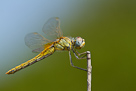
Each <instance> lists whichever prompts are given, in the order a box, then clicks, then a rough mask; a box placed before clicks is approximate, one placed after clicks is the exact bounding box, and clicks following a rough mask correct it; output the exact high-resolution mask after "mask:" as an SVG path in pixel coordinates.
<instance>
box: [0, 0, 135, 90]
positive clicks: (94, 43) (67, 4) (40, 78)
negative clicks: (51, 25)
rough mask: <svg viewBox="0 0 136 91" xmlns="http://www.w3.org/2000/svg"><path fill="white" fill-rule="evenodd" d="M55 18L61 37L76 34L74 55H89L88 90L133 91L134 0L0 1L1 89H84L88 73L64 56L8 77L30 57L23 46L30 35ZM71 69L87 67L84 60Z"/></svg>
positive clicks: (61, 55)
mask: <svg viewBox="0 0 136 91" xmlns="http://www.w3.org/2000/svg"><path fill="white" fill-rule="evenodd" d="M51 17H59V18H60V20H61V29H62V31H63V34H64V36H71V37H76V36H81V37H83V38H84V39H85V41H86V45H85V47H84V48H83V49H81V50H79V52H84V51H88V50H89V51H91V54H92V66H93V70H92V91H136V86H135V85H136V71H135V69H136V66H135V65H136V1H135V0H124V1H123V0H67V1H66V0H65V1H63V0H56V1H55V0H29V1H27V0H22V1H21V0H12V1H9V0H1V1H0V42H1V44H0V50H1V52H0V91H7V90H9V91H86V90H87V81H86V79H87V73H86V72H84V71H81V70H78V69H75V68H73V67H71V66H70V63H69V56H68V52H66V51H65V52H55V53H54V54H53V55H51V56H50V57H48V58H46V59H44V60H42V61H40V62H38V63H36V64H34V65H32V66H29V67H27V68H25V69H23V70H21V71H19V72H17V73H15V74H13V75H6V74H5V72H7V71H8V70H9V69H11V68H13V67H15V66H17V65H19V64H21V63H23V62H25V61H27V60H29V59H31V58H33V57H34V56H36V55H37V54H35V53H32V52H31V49H29V48H28V47H27V46H26V45H25V42H24V37H25V35H26V34H28V33H30V32H39V33H42V27H43V24H44V23H45V22H46V21H47V20H48V19H49V18H51ZM72 59H73V62H74V64H75V65H76V66H79V67H82V68H86V63H87V61H86V60H77V59H76V58H75V57H74V55H73V54H72Z"/></svg>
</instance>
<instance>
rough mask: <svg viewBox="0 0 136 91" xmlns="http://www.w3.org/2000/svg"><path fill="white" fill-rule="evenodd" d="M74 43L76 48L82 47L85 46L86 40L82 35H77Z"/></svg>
mask: <svg viewBox="0 0 136 91" xmlns="http://www.w3.org/2000/svg"><path fill="white" fill-rule="evenodd" d="M74 44H75V48H76V49H81V48H82V47H84V46H85V40H84V39H82V38H81V37H76V38H75V42H74Z"/></svg>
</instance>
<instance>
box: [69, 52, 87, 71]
mask: <svg viewBox="0 0 136 91" xmlns="http://www.w3.org/2000/svg"><path fill="white" fill-rule="evenodd" d="M69 58H70V65H71V66H73V67H75V68H77V69H80V70H84V71H87V69H84V68H80V67H77V66H74V64H73V62H72V58H71V53H70V51H69Z"/></svg>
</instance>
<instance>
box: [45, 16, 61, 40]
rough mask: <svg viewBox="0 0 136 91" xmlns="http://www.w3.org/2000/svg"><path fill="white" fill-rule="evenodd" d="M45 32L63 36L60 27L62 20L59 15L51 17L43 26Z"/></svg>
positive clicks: (55, 36)
mask: <svg viewBox="0 0 136 91" xmlns="http://www.w3.org/2000/svg"><path fill="white" fill-rule="evenodd" d="M42 30H43V32H44V33H45V34H46V35H47V36H49V37H51V38H53V39H56V38H60V37H62V31H61V29H60V20H59V18H58V17H53V18H50V19H49V20H48V21H47V22H46V23H45V24H44V26H43V29H42Z"/></svg>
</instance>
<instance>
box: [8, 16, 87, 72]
mask: <svg viewBox="0 0 136 91" xmlns="http://www.w3.org/2000/svg"><path fill="white" fill-rule="evenodd" d="M42 31H43V32H44V34H45V35H46V36H47V37H48V38H45V37H43V36H42V35H41V34H39V33H37V32H33V33H29V34H27V35H26V36H25V44H26V45H27V46H28V47H29V48H31V49H32V52H34V53H39V54H38V55H37V56H35V57H34V58H32V59H30V60H28V61H26V62H24V63H22V64H20V65H18V66H16V67H14V68H12V69H10V70H9V71H8V72H6V74H14V73H15V72H17V71H19V70H21V69H24V68H26V67H28V66H30V65H32V64H34V63H36V62H38V61H40V60H42V59H44V58H46V57H48V56H50V55H52V54H53V53H54V52H55V51H57V50H58V51H64V50H66V51H68V52H69V58H70V64H71V66H73V67H75V68H77V69H81V70H84V71H87V69H84V68H80V67H77V66H75V65H74V64H73V62H72V57H71V51H72V52H73V53H74V55H75V57H76V58H77V59H84V58H86V54H87V53H86V52H83V53H79V52H78V51H77V49H81V48H83V47H84V46H85V39H83V38H81V37H76V38H72V37H63V33H62V31H61V29H60V19H59V18H58V17H52V18H50V19H49V20H48V21H47V22H46V23H45V24H44V26H43V29H42ZM50 38H53V39H54V40H51V39H50Z"/></svg>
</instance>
